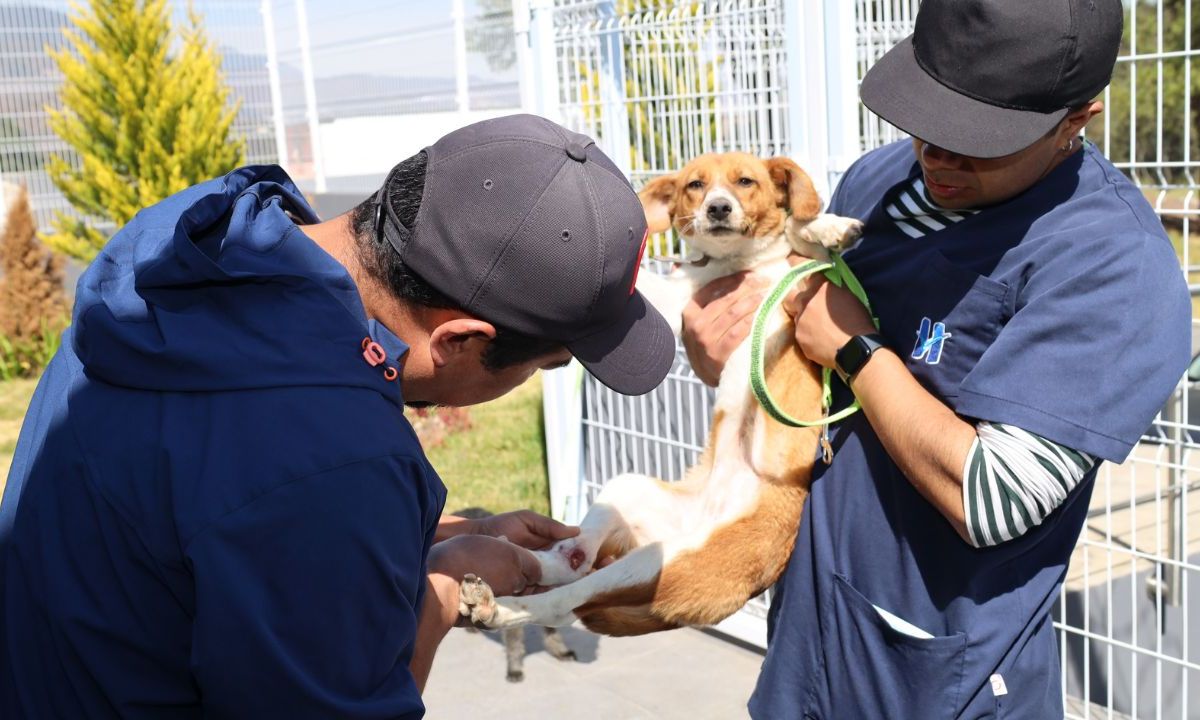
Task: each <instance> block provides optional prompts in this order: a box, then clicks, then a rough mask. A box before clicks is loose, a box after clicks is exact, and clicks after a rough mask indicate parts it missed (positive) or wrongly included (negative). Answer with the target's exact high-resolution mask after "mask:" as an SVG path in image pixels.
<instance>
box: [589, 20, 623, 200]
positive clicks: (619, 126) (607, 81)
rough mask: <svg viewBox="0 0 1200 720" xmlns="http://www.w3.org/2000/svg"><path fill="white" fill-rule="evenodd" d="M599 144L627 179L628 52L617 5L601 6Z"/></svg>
mask: <svg viewBox="0 0 1200 720" xmlns="http://www.w3.org/2000/svg"><path fill="white" fill-rule="evenodd" d="M596 10H597V12H598V14H599V15H600V18H601V21H600V22H601V26H600V27H601V28H602V29H601V31H600V128H599V130H600V134H601V135H602V138H600V141H601V142H602V143H603V147H604V149H605V151H606V152H607V154H608V156H609V158H611V159H612V161H613V163H615V164H616V166H617V168H619V169H620V170H621V172H623V173H625V176H626V177H628V176H629V174H630V171H631V169H632V168H631V167H630V159H629V146H630V142H629V110H628V108H627V107H626V105H625V49H624V46H623V44H622V41H621V23H620V18H619V16H618V15H617V9H616V6H615V3H613V2H611V0H609V1H608V2H602V3H600V4H599V5H598V6H597V8H596Z"/></svg>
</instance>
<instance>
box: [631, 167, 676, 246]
mask: <svg viewBox="0 0 1200 720" xmlns="http://www.w3.org/2000/svg"><path fill="white" fill-rule="evenodd" d="M677 182H678V177H677V176H675V175H660V176H659V177H656V178H654V179H653V180H651V181H649V182H647V183H646V184H645V185H643V186H642V191H641V192H639V193H638V199H639V200H641V201H642V210H643V211H645V213H646V228H647V229H648V230H649V231H650V233H651V234H653V233H660V232H662V231H664V230H666V229H667V228H669V227H671V215H672V212H673V210H674V208H675V191H676V190H677V189H678V188H677V187H676V183H677Z"/></svg>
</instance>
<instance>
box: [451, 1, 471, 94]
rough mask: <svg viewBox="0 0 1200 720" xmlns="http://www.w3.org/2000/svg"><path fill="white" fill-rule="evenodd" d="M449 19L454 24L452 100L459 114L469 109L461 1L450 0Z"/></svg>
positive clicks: (464, 17)
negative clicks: (453, 99)
mask: <svg viewBox="0 0 1200 720" xmlns="http://www.w3.org/2000/svg"><path fill="white" fill-rule="evenodd" d="M450 8H451V9H450V19H451V21H453V23H454V90H455V92H454V98H455V105H457V106H458V111H459V112H460V113H465V112H467V110H469V109H470V107H469V105H470V96H469V95H468V92H469V90H468V87H467V13H466V11H465V10H464V9H463V0H452V2H451V3H450Z"/></svg>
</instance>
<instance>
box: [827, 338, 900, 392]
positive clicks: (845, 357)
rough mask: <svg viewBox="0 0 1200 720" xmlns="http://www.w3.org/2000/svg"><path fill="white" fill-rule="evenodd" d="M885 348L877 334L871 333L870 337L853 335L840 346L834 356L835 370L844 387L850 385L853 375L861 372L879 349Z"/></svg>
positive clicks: (885, 344) (885, 345)
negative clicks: (844, 384)
mask: <svg viewBox="0 0 1200 720" xmlns="http://www.w3.org/2000/svg"><path fill="white" fill-rule="evenodd" d="M884 347H887V341H885V340H884V339H883V336H882V335H880V334H879V333H871V334H870V335H855V336H854V337H852V338H850V340H849V341H847V342H846V344H845V345H843V346H842V349H841V350H838V351H837V355H835V356H834V361H835V363H836V366H837V367H836V368H835V369H836V370H837V373H838V375H839V376H840V377H841V378H842V382H844V383H846V385H849V384H850V379H851V378H853V377H854V375H855V373H857V372H858V371H859V370H862V367H863V365H866V364H867V360H869V359H870V358H871V355H873V354H875V351H876V350H878V349H879V348H884Z"/></svg>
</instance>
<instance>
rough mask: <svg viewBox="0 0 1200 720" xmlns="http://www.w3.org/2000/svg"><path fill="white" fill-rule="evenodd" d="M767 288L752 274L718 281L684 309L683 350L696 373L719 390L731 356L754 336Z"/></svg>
mask: <svg viewBox="0 0 1200 720" xmlns="http://www.w3.org/2000/svg"><path fill="white" fill-rule="evenodd" d="M767 285H768V283H767V281H766V280H765V279H764V278H762V277H760V276H758V275H751V274H750V273H748V272H740V273H736V274H734V275H728V276H726V277H723V278H717V279H716V280H713V281H712V282H710V283H709V284H707V285H705V286H704V287H702V288H700V290H699V291H698V292H697V293H696V294H695V296H693V297H692V299H691V301H690V302H688V304H687V307H685V308H684V309H683V347H684V349H685V350H687V356H688V360H689V361H691V364H692V371H693V372H695V373H696V377H698V378H700V379H701V380H702V381H704V383H705V384H707V385H712V386H714V387H715V386H716V384H717V382H718V381H719V380H720V379H721V371H722V370H723V369H724V368H725V363H726V362H727V361H728V360H729V356H730V355H732V354H733V351H734V350H735V349H737V346H738V345H741V344H742V341H743V340H745V339H746V337H747V336H748V335H749V334H750V327H751V326H752V325H753V324H754V313H755V311H757V310H758V306H759V305H761V304H762V301H763V299H764V298H765V297H766V291H767Z"/></svg>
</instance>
